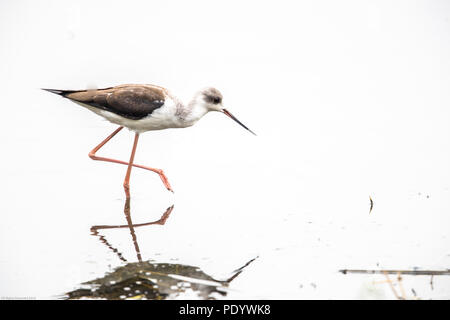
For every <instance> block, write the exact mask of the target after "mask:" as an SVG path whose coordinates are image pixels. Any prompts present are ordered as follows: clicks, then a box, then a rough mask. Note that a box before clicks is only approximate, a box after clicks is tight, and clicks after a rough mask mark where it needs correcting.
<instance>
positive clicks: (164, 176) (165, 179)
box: [158, 170, 174, 193]
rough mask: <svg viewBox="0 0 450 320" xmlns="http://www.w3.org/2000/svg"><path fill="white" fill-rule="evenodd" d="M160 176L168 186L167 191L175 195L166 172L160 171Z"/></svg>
mask: <svg viewBox="0 0 450 320" xmlns="http://www.w3.org/2000/svg"><path fill="white" fill-rule="evenodd" d="M158 174H159V177H160V178H161V180H162V182H163V183H164V185H165V186H166V188H167V190H169V191H170V192H172V193H174V191H173V189H172V187H171V186H170V183H169V180H168V179H167V177H166V175H165V174H164V172H163V171H162V170H159V171H158Z"/></svg>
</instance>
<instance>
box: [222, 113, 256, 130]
mask: <svg viewBox="0 0 450 320" xmlns="http://www.w3.org/2000/svg"><path fill="white" fill-rule="evenodd" d="M222 111H223V113H225V114H226V115H227V116H229V117H230V118H231V119H233V120H234V121H236V122H237V123H239V124H240V125H241V126H242V127H244V128H245V129H247V130H248V131H250V132H251V133H253V134H254V135H255V136H256V133H254V132H253V131H252V130H250V129H249V128H247V127H246V126H245V125H244V124H243V123H242V122H240V121H239V120H238V119H237V118H236V117H235V116H233V115H232V114H231V113H230V111H228V110H227V109H222Z"/></svg>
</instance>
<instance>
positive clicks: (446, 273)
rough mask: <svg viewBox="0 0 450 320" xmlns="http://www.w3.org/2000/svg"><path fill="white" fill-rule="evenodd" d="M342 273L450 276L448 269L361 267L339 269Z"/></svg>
mask: <svg viewBox="0 0 450 320" xmlns="http://www.w3.org/2000/svg"><path fill="white" fill-rule="evenodd" d="M339 272H341V273H343V274H347V273H367V274H386V273H387V274H398V273H401V274H403V275H412V276H429V275H431V276H450V270H363V269H343V270H339Z"/></svg>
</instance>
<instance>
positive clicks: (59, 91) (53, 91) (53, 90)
mask: <svg viewBox="0 0 450 320" xmlns="http://www.w3.org/2000/svg"><path fill="white" fill-rule="evenodd" d="M41 89H42V90H45V91H48V92H51V93H54V94H57V95H60V96H63V97H65V96H66V95H68V94H70V93H74V92H77V90H59V89H44V88H41Z"/></svg>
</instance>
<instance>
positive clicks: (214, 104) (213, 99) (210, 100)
mask: <svg viewBox="0 0 450 320" xmlns="http://www.w3.org/2000/svg"><path fill="white" fill-rule="evenodd" d="M197 98H198V100H200V101H199V102H200V103H202V104H203V105H204V106H205V107H206V109H207V110H208V111H217V112H222V113H223V114H225V115H226V116H228V117H230V118H231V119H233V120H234V121H236V122H237V123H239V124H240V125H241V126H242V127H244V128H245V129H247V130H248V131H250V132H251V133H253V134H254V135H255V136H256V134H255V133H254V132H253V131H252V130H250V129H249V128H247V127H246V126H245V125H244V124H243V123H242V122H240V121H239V120H238V119H237V118H236V117H235V116H233V115H232V114H231V113H230V112H229V111H228V110H227V109H225V107H224V106H223V103H222V99H223V96H222V94H221V93H220V91H219V90H217V89H216V88H211V87H210V88H205V89H203V90H201V91H200V92H199V93H198V97H197ZM198 100H197V101H198Z"/></svg>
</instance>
